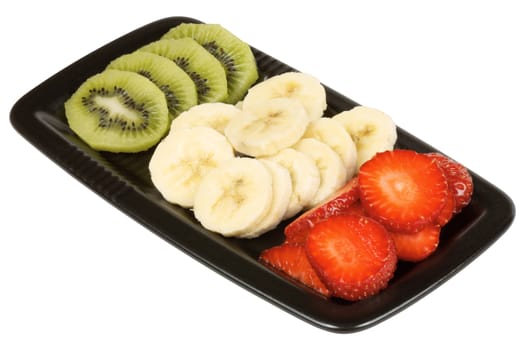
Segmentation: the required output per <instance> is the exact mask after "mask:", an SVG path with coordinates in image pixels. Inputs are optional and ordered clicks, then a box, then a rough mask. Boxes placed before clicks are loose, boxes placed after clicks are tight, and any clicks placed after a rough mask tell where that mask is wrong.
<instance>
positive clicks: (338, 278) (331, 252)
mask: <svg viewBox="0 0 525 350" xmlns="http://www.w3.org/2000/svg"><path fill="white" fill-rule="evenodd" d="M305 250H306V254H307V256H308V260H309V261H310V263H311V264H312V266H313V268H314V270H315V271H316V272H317V275H318V276H319V278H320V279H321V281H322V282H323V283H324V284H325V285H326V286H327V287H328V289H329V290H330V291H331V292H332V295H333V296H336V297H339V298H343V299H346V300H351V301H357V300H361V299H365V298H367V297H370V296H372V295H374V294H377V293H378V292H379V291H380V290H382V289H383V288H385V287H386V286H387V284H388V281H389V280H390V279H391V278H392V277H393V275H394V271H395V269H396V265H397V257H396V250H395V247H394V242H393V240H392V237H391V236H390V234H389V233H388V231H387V230H386V229H385V227H384V226H383V225H381V224H379V223H378V222H377V221H375V220H373V219H370V218H368V217H365V216H360V215H353V214H352V215H337V216H332V217H330V218H328V219H326V220H325V221H321V222H319V223H317V224H316V225H314V227H313V228H312V230H311V231H310V233H309V234H308V237H307V238H306V243H305Z"/></svg>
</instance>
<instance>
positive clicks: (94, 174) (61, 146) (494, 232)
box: [11, 17, 515, 332]
mask: <svg viewBox="0 0 525 350" xmlns="http://www.w3.org/2000/svg"><path fill="white" fill-rule="evenodd" d="M182 22H199V21H198V20H195V19H192V18H186V17H170V18H165V19H161V20H159V21H156V22H153V23H151V24H148V25H146V26H144V27H141V28H139V29H137V30H135V31H133V32H131V33H129V34H127V35H125V36H123V37H121V38H119V39H117V40H115V41H113V42H111V43H109V44H107V45H105V46H103V47H101V48H100V49H98V50H96V51H94V52H93V53H91V54H89V55H88V56H86V57H84V58H82V59H80V60H79V61H77V62H75V63H73V64H72V65H70V66H69V67H67V68H65V69H64V70H62V71H60V72H59V73H57V74H56V75H54V76H52V77H51V78H49V79H48V80H46V81H45V82H43V83H42V84H40V85H39V86H37V87H36V88H34V89H33V90H32V91H30V92H29V93H27V94H26V95H25V96H23V97H22V98H21V99H20V100H19V101H18V102H17V103H16V104H15V105H14V106H13V108H12V110H11V123H12V125H13V126H14V128H15V129H16V130H17V131H18V132H19V133H20V134H21V135H22V136H23V137H25V138H26V139H27V140H28V141H29V142H30V143H32V144H33V145H34V146H35V147H37V148H38V149H39V150H41V151H42V152H43V153H44V154H45V155H46V156H48V157H49V158H50V159H52V160H53V161H54V162H56V163H57V164H58V165H59V166H61V167H62V168H63V169H64V170H66V171H67V172H69V173H70V174H71V175H72V176H74V177H75V178H77V179H78V180H79V181H80V182H82V183H84V184H85V185H86V186H88V187H89V188H90V189H92V190H93V191H94V192H96V193H98V194H99V195H100V196H101V197H103V198H104V199H106V200H107V201H109V202H110V203H112V204H113V205H114V206H115V207H116V208H118V209H120V210H121V211H123V212H124V213H126V214H128V215H129V216H130V217H132V218H133V219H135V220H136V221H138V222H139V223H141V224H142V225H144V226H145V227H147V228H148V229H150V230H151V231H152V232H154V233H155V234H157V235H159V236H160V237H162V238H163V239H165V240H166V241H167V242H169V243H171V244H173V245H174V246H176V247H177V248H179V249H181V250H182V251H184V252H185V253H187V254H189V255H190V256H192V257H194V258H195V259H196V260H198V261H200V262H201V263H203V264H205V265H206V266H208V267H210V268H212V269H214V270H215V271H217V272H218V273H220V274H222V275H223V276H225V277H227V278H229V279H230V280H232V281H233V282H235V283H237V284H239V285H241V286H242V287H244V288H246V289H248V290H249V291H251V292H253V293H255V294H257V295H259V296H260V297H262V298H263V299H265V300H267V301H269V302H271V303H273V304H274V305H277V306H278V307H281V308H282V309H284V310H286V311H288V312H290V313H291V314H293V315H295V316H297V317H298V318H300V319H302V320H304V321H306V322H309V323H311V324H313V325H315V326H317V327H320V328H323V329H326V330H329V331H334V332H354V331H359V330H363V329H365V328H367V327H370V326H372V325H374V324H377V323H378V322H380V321H383V320H385V319H387V318H388V317H390V316H392V315H393V314H395V313H397V312H399V311H401V310H402V309H403V308H405V307H407V306H408V305H410V304H411V303H413V302H415V301H416V300H418V299H419V298H421V297H422V296H424V295H425V294H427V293H428V292H430V291H431V290H433V289H434V288H436V287H437V286H439V285H440V284H441V283H443V282H445V281H446V280H447V279H449V278H450V277H451V276H453V275H454V274H456V273H457V272H458V271H460V270H461V269H462V268H463V267H465V266H466V265H467V264H468V263H470V262H472V261H473V260H474V259H475V258H476V257H477V256H479V254H481V253H482V252H483V251H484V250H485V249H487V248H488V247H489V246H490V245H491V244H492V243H494V242H495V241H496V240H497V239H498V238H499V237H500V236H501V235H502V234H503V233H504V232H505V231H506V229H507V228H508V227H509V226H510V224H511V223H512V221H513V219H514V215H515V209H514V204H513V202H512V200H511V199H510V198H509V197H508V196H507V195H506V194H505V193H503V192H502V191H501V190H499V189H498V188H497V187H495V186H494V185H492V184H491V183H489V182H487V181H486V180H484V179H483V178H482V177H480V176H478V175H477V174H474V173H472V176H473V180H474V188H475V191H474V195H473V198H472V202H471V204H470V205H469V206H468V207H466V208H465V209H464V210H463V211H462V212H461V213H460V214H459V215H457V216H456V217H455V218H454V219H453V220H452V221H451V222H450V223H449V224H448V225H447V226H446V227H445V228H444V229H443V231H442V235H441V243H440V246H439V248H438V250H437V251H436V252H435V253H434V254H433V255H432V256H431V257H430V258H428V259H427V260H425V261H423V262H421V263H418V264H408V263H400V264H399V266H398V268H397V271H396V274H395V276H394V278H393V280H392V281H391V282H390V284H389V286H388V288H386V289H385V290H384V291H382V292H381V293H379V294H378V295H376V296H374V297H372V298H369V299H367V300H365V301H361V302H357V303H352V302H346V301H342V300H338V299H325V298H322V297H320V296H318V295H316V294H315V293H313V292H310V291H309V290H307V289H305V288H304V287H302V286H300V285H298V284H295V283H294V282H293V281H291V280H289V279H286V278H283V277H282V276H280V275H278V274H276V273H274V272H272V271H271V270H269V269H268V268H266V267H265V266H263V265H261V264H260V263H259V262H258V260H257V259H258V256H259V253H260V252H261V251H262V250H264V249H266V248H269V247H271V246H274V245H277V244H279V243H281V242H282V240H283V238H284V235H283V228H284V226H285V225H286V223H287V222H284V223H282V224H281V225H280V226H279V227H278V228H276V229H275V230H274V231H272V232H269V233H267V234H265V235H263V236H262V237H260V238H257V239H253V240H238V239H227V238H222V237H220V236H219V235H217V234H214V233H211V232H208V231H207V230H205V229H203V228H202V227H201V226H200V225H199V224H198V223H197V222H196V220H195V219H194V218H193V215H192V214H191V213H190V211H188V210H185V209H182V208H180V207H177V206H174V205H171V204H169V203H167V202H166V201H164V200H163V199H162V198H161V196H160V194H159V193H158V192H157V190H156V189H155V188H154V187H153V185H152V183H151V181H150V178H149V172H148V168H147V165H148V162H149V159H150V157H151V154H152V152H153V150H150V151H147V152H143V153H140V154H128V155H126V154H111V153H105V152H97V151H94V150H92V149H90V148H89V147H88V146H87V145H86V144H84V143H83V142H82V141H81V140H80V139H79V138H78V137H77V136H76V135H74V134H73V133H72V132H71V130H70V129H69V127H68V125H67V122H66V118H65V115H64V108H63V104H64V102H65V101H66V100H67V99H68V98H69V96H70V95H71V94H72V93H73V92H74V91H75V90H76V89H77V88H78V86H79V85H80V84H81V83H82V82H83V81H84V80H85V79H87V78H88V77H90V76H91V75H93V74H96V73H98V72H100V71H102V70H103V69H104V68H105V67H106V65H107V64H108V63H109V62H110V61H111V60H113V59H114V58H116V57H118V56H120V55H122V54H125V53H129V52H132V51H134V50H135V49H137V48H139V47H141V46H142V45H145V44H147V43H149V42H151V41H154V40H157V39H159V38H160V37H161V36H162V35H163V34H164V33H165V32H167V31H168V30H169V29H170V28H172V27H174V26H176V25H178V24H179V23H182ZM224 25H225V26H226V25H227V24H224ZM252 49H253V51H254V53H255V57H256V60H257V63H258V67H259V71H260V78H261V79H264V78H266V77H269V76H273V75H276V74H280V73H283V72H286V71H290V70H293V68H292V67H290V66H288V65H286V64H284V63H282V62H280V61H278V60H276V59H274V58H273V57H270V56H268V55H266V54H265V53H263V52H260V51H259V50H257V49H255V48H252ZM327 99H328V109H327V111H326V116H332V115H334V114H336V113H338V112H340V111H342V110H347V109H351V108H352V107H354V106H356V105H357V103H356V102H354V101H352V100H350V99H348V98H346V97H344V96H342V95H341V94H339V93H337V92H335V91H333V90H331V89H330V88H328V87H327ZM396 147H398V148H409V149H414V150H416V151H420V152H432V151H438V150H436V149H434V148H433V147H431V146H430V145H428V144H426V143H425V142H423V141H421V140H419V139H418V138H416V137H415V136H413V135H411V134H409V133H408V132H406V131H405V130H403V129H400V128H398V142H397V144H396ZM450 156H451V157H452V158H453V155H450ZM254 317H255V316H254Z"/></svg>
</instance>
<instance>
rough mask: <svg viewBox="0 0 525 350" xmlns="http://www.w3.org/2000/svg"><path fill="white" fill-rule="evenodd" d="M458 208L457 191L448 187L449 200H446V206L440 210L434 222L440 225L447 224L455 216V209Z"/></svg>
mask: <svg viewBox="0 0 525 350" xmlns="http://www.w3.org/2000/svg"><path fill="white" fill-rule="evenodd" d="M455 209H456V196H455V191H454V190H453V189H451V188H450V186H449V189H448V195H447V200H446V201H445V206H443V209H441V211H440V212H439V214H438V216H437V217H436V220H434V223H435V224H436V225H438V226H439V227H443V226H445V225H446V224H447V223H448V222H449V221H450V219H452V217H453V216H454V211H455Z"/></svg>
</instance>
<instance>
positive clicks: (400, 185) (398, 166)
mask: <svg viewBox="0 0 525 350" xmlns="http://www.w3.org/2000/svg"><path fill="white" fill-rule="evenodd" d="M358 179H359V192H360V199H361V203H362V205H363V207H364V208H365V211H366V212H367V214H368V215H370V216H371V217H372V218H374V219H376V220H377V221H379V222H380V223H382V224H384V225H385V226H386V227H387V229H389V230H391V231H411V232H415V231H418V230H420V229H422V228H423V227H424V226H426V225H428V224H429V223H431V222H433V221H434V220H435V219H436V217H437V216H438V214H439V213H440V211H441V210H442V209H443V206H444V205H445V201H446V199H447V195H448V184H447V180H446V178H445V175H444V174H443V171H442V170H441V169H440V168H439V166H437V165H436V164H435V162H434V161H433V160H432V159H430V158H429V157H427V156H425V155H423V154H421V153H417V152H415V151H411V150H402V149H396V150H393V151H385V152H382V153H378V154H376V155H375V156H374V157H373V158H372V159H371V160H369V161H368V162H366V163H365V164H363V165H362V166H361V169H360V170H359V174H358Z"/></svg>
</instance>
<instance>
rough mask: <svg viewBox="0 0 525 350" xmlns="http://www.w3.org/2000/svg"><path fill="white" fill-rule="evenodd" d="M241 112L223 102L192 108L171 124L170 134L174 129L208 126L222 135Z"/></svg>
mask: <svg viewBox="0 0 525 350" xmlns="http://www.w3.org/2000/svg"><path fill="white" fill-rule="evenodd" d="M240 114H241V111H240V110H239V109H238V108H236V107H235V106H233V105H231V104H228V103H223V102H208V103H203V104H200V105H196V106H193V107H192V108H190V109H189V110H187V111H186V112H184V113H182V114H181V115H179V116H178V117H177V119H175V120H174V121H173V122H172V123H171V128H170V132H171V131H172V130H175V129H181V128H187V127H194V126H209V127H211V128H213V129H215V130H217V131H218V132H220V133H221V134H224V129H225V128H226V125H228V123H229V122H230V120H232V119H233V118H235V117H237V116H239V115H240Z"/></svg>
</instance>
